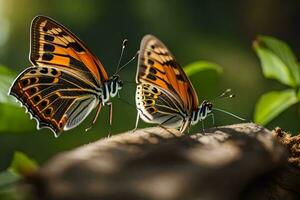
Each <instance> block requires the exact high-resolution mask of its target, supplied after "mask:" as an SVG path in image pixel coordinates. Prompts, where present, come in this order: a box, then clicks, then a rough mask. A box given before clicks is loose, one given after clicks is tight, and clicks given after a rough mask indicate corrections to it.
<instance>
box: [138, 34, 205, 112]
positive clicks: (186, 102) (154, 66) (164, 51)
mask: <svg viewBox="0 0 300 200" xmlns="http://www.w3.org/2000/svg"><path fill="white" fill-rule="evenodd" d="M136 79H137V83H150V84H153V85H155V86H158V87H160V88H163V89H164V90H166V91H168V92H169V93H171V94H173V96H174V97H175V100H176V101H178V103H179V104H181V105H183V108H184V110H186V111H187V112H189V113H191V112H192V110H195V109H197V108H198V106H199V103H198V97H197V94H196V92H195V90H194V88H193V86H192V84H191V82H190V81H189V79H188V77H187V76H186V74H185V72H184V71H183V69H182V68H181V67H180V65H179V64H178V63H177V62H176V60H175V57H174V56H173V55H172V53H171V52H170V51H169V50H168V48H167V47H166V46H165V45H164V44H163V43H162V42H161V41H160V40H158V39H157V38H156V37H154V36H152V35H146V36H145V37H144V38H143V39H142V42H141V47H140V52H139V59H138V71H137V77H136Z"/></svg>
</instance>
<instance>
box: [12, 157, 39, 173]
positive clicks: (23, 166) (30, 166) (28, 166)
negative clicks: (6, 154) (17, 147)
mask: <svg viewBox="0 0 300 200" xmlns="http://www.w3.org/2000/svg"><path fill="white" fill-rule="evenodd" d="M37 169H38V165H37V163H36V161H34V160H32V159H31V158H29V157H28V156H27V155H25V154H24V153H22V152H18V151H17V152H15V154H14V156H13V159H12V162H11V165H10V167H9V170H10V171H11V172H13V173H15V174H18V175H21V176H27V175H30V174H32V173H33V172H35V171H36V170H37Z"/></svg>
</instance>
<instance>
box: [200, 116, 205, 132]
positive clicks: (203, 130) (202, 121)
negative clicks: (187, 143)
mask: <svg viewBox="0 0 300 200" xmlns="http://www.w3.org/2000/svg"><path fill="white" fill-rule="evenodd" d="M201 123H202V132H203V133H205V129H204V120H203V119H202V120H201Z"/></svg>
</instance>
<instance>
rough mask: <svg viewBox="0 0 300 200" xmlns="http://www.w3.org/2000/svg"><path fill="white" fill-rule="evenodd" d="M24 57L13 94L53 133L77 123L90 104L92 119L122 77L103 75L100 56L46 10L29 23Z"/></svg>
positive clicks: (87, 110)
mask: <svg viewBox="0 0 300 200" xmlns="http://www.w3.org/2000/svg"><path fill="white" fill-rule="evenodd" d="M29 58H30V61H31V63H32V65H33V66H31V67H29V68H27V69H25V70H24V71H23V72H22V73H21V74H20V75H19V76H18V77H17V78H16V79H15V81H14V82H13V84H12V86H11V88H10V91H9V95H12V96H14V97H15V98H16V99H17V100H18V101H19V102H21V105H22V106H24V107H25V108H26V109H27V111H28V112H29V113H30V116H31V117H32V118H34V119H36V121H37V129H41V128H49V129H50V130H51V131H52V132H53V133H54V135H55V136H56V137H57V136H59V135H60V134H61V132H62V131H63V130H65V131H66V130H70V129H72V128H75V127H76V126H78V125H79V124H80V123H81V122H82V121H83V120H84V119H85V118H86V117H87V116H88V115H89V113H90V112H91V111H92V110H93V109H94V108H97V112H96V116H95V117H94V120H93V122H92V124H94V123H95V122H96V119H97V118H98V115H99V113H100V111H101V108H102V106H104V105H108V106H109V107H110V125H111V123H112V103H111V102H110V98H111V97H114V96H116V95H117V94H118V92H119V90H120V89H121V88H122V85H123V83H122V81H121V80H120V77H119V76H118V75H116V74H115V75H113V76H112V77H110V78H109V77H108V76H107V73H106V71H105V69H104V67H103V65H102V64H101V62H100V60H99V59H98V58H97V57H96V56H95V55H94V54H93V53H92V52H91V50H89V49H88V48H87V47H86V46H85V45H84V44H83V42H82V41H80V39H78V37H76V36H75V35H74V34H73V33H71V32H70V31H69V30H68V29H67V28H65V27H64V26H63V25H61V24H59V23H58V22H56V21H54V20H53V19H50V18H49V17H46V16H37V17H35V18H34V19H33V21H32V23H31V46H30V55H29Z"/></svg>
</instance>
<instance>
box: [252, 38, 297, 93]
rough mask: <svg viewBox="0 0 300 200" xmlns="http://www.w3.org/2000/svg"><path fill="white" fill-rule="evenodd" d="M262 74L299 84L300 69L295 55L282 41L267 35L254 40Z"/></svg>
mask: <svg viewBox="0 0 300 200" xmlns="http://www.w3.org/2000/svg"><path fill="white" fill-rule="evenodd" d="M254 49H255V50H256V52H257V54H258V56H259V58H260V61H261V63H262V67H263V72H264V75H265V76H266V77H268V78H275V79H277V80H279V81H280V82H282V83H284V84H286V85H289V86H292V87H295V86H300V69H299V66H298V63H297V60H296V57H295V55H294V54H293V52H292V51H291V49H290V47H289V46H288V45H287V44H286V43H285V42H283V41H281V40H278V39H276V38H273V37H269V36H259V37H258V39H257V40H256V41H255V42H254Z"/></svg>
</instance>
